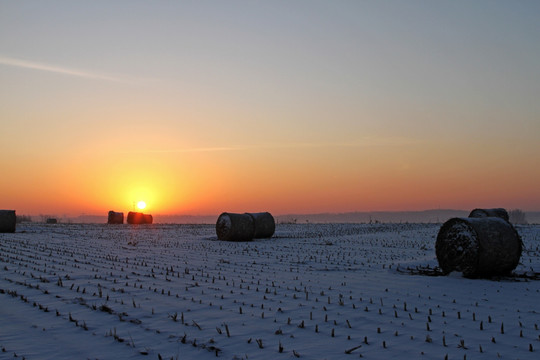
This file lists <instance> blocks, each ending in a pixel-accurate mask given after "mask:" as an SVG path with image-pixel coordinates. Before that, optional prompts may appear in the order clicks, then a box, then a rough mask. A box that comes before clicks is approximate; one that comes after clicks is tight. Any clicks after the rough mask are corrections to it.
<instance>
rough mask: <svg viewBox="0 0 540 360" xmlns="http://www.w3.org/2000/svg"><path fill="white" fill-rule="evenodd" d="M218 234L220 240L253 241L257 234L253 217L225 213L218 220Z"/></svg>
mask: <svg viewBox="0 0 540 360" xmlns="http://www.w3.org/2000/svg"><path fill="white" fill-rule="evenodd" d="M216 234H217V237H218V239H219V240H225V241H251V240H253V234H255V225H254V222H253V217H252V216H251V215H249V214H234V213H227V212H224V213H222V214H221V215H219V217H218V219H217V222H216Z"/></svg>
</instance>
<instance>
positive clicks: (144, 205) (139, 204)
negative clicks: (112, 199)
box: [137, 201, 146, 210]
mask: <svg viewBox="0 0 540 360" xmlns="http://www.w3.org/2000/svg"><path fill="white" fill-rule="evenodd" d="M137 207H138V208H139V209H140V210H142V209H144V208H145V207H146V203H145V202H144V201H139V202H138V203H137Z"/></svg>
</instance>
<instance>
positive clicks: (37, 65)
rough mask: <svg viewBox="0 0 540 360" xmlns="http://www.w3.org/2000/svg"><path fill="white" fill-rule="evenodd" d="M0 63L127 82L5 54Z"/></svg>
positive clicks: (88, 77)
mask: <svg viewBox="0 0 540 360" xmlns="http://www.w3.org/2000/svg"><path fill="white" fill-rule="evenodd" d="M0 64H2V65H7V66H14V67H18V68H24V69H32V70H40V71H47V72H52V73H57V74H63V75H69V76H76V77H80V78H86V79H93V80H105V81H113V82H123V83H125V82H127V80H126V79H121V78H119V77H115V76H110V75H104V74H99V73H94V72H89V71H83V70H78V69H70V68H66V67H59V66H54V65H48V64H42V63H37V62H33V61H28V60H22V59H15V58H11V57H6V56H0Z"/></svg>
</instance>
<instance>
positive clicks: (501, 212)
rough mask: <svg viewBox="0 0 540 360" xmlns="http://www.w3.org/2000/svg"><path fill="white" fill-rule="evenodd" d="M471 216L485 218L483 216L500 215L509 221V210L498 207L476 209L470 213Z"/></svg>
mask: <svg viewBox="0 0 540 360" xmlns="http://www.w3.org/2000/svg"><path fill="white" fill-rule="evenodd" d="M469 217H470V218H483V217H500V218H501V219H504V220H506V221H508V219H509V216H508V212H507V211H506V210H505V209H503V208H496V209H474V210H473V211H471V213H470V214H469Z"/></svg>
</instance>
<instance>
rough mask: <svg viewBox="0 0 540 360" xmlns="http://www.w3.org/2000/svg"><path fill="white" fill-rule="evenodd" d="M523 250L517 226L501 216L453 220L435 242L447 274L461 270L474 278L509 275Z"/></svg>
mask: <svg viewBox="0 0 540 360" xmlns="http://www.w3.org/2000/svg"><path fill="white" fill-rule="evenodd" d="M521 251H522V243H521V238H520V237H519V234H518V233H517V231H516V229H515V228H514V227H513V226H512V224H510V223H509V222H508V221H505V220H504V219H501V218H499V217H482V218H474V217H473V218H453V219H450V220H448V221H447V222H445V223H444V224H443V225H442V226H441V229H440V230H439V234H438V235H437V241H436V243H435V253H436V255H437V260H438V262H439V266H440V267H441V269H442V270H443V272H444V273H446V274H448V273H450V272H452V271H459V272H462V273H463V276H465V277H471V278H475V277H490V276H497V275H506V274H509V273H510V272H511V271H512V270H514V269H515V268H516V266H517V265H518V262H519V258H520V257H521Z"/></svg>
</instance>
